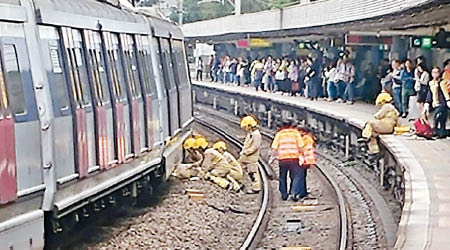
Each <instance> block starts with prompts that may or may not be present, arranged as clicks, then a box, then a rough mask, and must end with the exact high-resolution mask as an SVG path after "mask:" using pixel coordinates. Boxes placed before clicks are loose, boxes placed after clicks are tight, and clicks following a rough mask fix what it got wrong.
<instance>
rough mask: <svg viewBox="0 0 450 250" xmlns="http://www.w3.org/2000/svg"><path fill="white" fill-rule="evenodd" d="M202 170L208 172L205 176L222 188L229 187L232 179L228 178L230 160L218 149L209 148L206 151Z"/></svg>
mask: <svg viewBox="0 0 450 250" xmlns="http://www.w3.org/2000/svg"><path fill="white" fill-rule="evenodd" d="M202 170H203V171H204V172H205V173H206V174H205V178H206V179H209V180H211V181H212V182H214V183H216V184H217V185H219V186H220V187H222V188H228V187H229V186H230V181H228V180H227V179H226V176H227V174H228V173H229V172H230V168H229V167H228V162H227V160H226V159H225V157H224V156H223V155H222V154H221V153H220V152H219V151H217V150H215V149H213V148H209V149H207V150H206V151H205V153H204V157H203V163H202Z"/></svg>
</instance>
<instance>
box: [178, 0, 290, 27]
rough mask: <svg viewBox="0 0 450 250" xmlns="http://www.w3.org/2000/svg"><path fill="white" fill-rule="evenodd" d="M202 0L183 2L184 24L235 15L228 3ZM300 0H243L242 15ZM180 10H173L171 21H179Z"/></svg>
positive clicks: (186, 0)
mask: <svg viewBox="0 0 450 250" xmlns="http://www.w3.org/2000/svg"><path fill="white" fill-rule="evenodd" d="M199 2H200V0H184V1H183V13H184V14H183V23H190V22H196V21H201V20H208V19H213V18H219V17H223V16H227V15H231V14H233V6H231V5H230V4H229V3H228V2H227V1H225V5H222V4H221V3H218V2H207V3H200V4H199ZM294 2H299V0H242V3H241V4H242V6H241V11H242V13H251V12H257V11H262V10H268V9H278V8H282V7H284V6H286V5H289V4H291V3H294ZM177 11H178V10H176V9H174V10H172V13H171V15H170V17H169V18H170V19H172V20H173V21H178V13H177Z"/></svg>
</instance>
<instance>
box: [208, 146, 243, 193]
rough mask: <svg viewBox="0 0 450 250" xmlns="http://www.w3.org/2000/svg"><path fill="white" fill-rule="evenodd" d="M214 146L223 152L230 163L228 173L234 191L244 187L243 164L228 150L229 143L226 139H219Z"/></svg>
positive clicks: (227, 176)
mask: <svg viewBox="0 0 450 250" xmlns="http://www.w3.org/2000/svg"><path fill="white" fill-rule="evenodd" d="M213 148H214V149H215V150H217V151H218V152H219V153H221V154H222V155H223V156H224V157H225V159H226V160H227V163H228V168H229V172H228V174H227V175H226V178H227V180H229V181H230V182H231V184H232V186H233V190H234V191H236V192H237V191H239V190H240V189H241V188H242V185H241V183H242V181H243V179H244V172H243V171H242V167H241V164H239V162H238V161H237V160H236V158H234V156H233V155H232V154H230V153H229V152H227V151H226V150H227V145H226V143H225V142H224V141H218V142H216V143H215V144H214V146H213Z"/></svg>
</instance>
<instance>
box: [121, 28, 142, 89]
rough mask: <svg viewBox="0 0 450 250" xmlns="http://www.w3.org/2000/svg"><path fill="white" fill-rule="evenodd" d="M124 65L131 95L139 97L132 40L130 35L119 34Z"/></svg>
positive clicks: (137, 75)
mask: <svg viewBox="0 0 450 250" xmlns="http://www.w3.org/2000/svg"><path fill="white" fill-rule="evenodd" d="M121 44H122V51H123V59H124V66H125V71H126V76H127V78H128V81H127V82H128V84H129V88H130V92H131V95H132V96H133V97H134V98H139V97H141V87H140V82H139V72H138V68H137V61H136V55H135V52H134V51H135V48H134V41H133V38H132V36H131V35H121Z"/></svg>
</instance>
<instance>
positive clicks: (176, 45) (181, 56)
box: [172, 40, 189, 85]
mask: <svg viewBox="0 0 450 250" xmlns="http://www.w3.org/2000/svg"><path fill="white" fill-rule="evenodd" d="M172 48H173V50H174V54H175V61H176V64H177V70H178V76H179V79H180V85H189V78H188V72H187V67H186V65H187V62H186V54H185V49H184V43H183V41H180V40H173V42H172Z"/></svg>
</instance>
